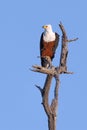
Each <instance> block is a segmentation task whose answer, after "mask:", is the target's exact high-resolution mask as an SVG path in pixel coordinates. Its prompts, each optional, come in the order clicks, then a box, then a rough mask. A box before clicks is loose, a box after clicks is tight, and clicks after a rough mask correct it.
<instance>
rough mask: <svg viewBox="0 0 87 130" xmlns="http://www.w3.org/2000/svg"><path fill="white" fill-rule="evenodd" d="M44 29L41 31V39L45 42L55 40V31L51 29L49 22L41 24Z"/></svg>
mask: <svg viewBox="0 0 87 130" xmlns="http://www.w3.org/2000/svg"><path fill="white" fill-rule="evenodd" d="M42 28H44V29H45V31H44V33H43V40H44V41H46V42H50V41H54V40H55V33H54V32H53V31H52V26H51V25H50V24H48V25H44V26H42Z"/></svg>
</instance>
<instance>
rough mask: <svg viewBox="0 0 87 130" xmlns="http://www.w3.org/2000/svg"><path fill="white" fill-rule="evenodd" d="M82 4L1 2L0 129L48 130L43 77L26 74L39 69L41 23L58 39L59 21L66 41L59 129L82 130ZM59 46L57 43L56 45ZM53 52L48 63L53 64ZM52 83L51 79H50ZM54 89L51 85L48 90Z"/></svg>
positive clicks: (85, 96) (86, 98) (86, 40)
mask: <svg viewBox="0 0 87 130" xmlns="http://www.w3.org/2000/svg"><path fill="white" fill-rule="evenodd" d="M86 12H87V1H86V0H82V1H81V0H72V1H70V0H66V1H65V0H44V1H41V0H36V1H35V0H31V1H30V0H1V1H0V130H35V129H37V130H47V129H48V127H47V117H46V115H45V113H44V110H43V107H42V106H41V96H40V93H39V91H38V90H37V89H36V88H35V87H34V85H35V84H37V85H40V86H43V84H44V80H45V75H43V74H38V73H34V72H31V71H30V70H29V68H31V66H32V65H34V64H38V65H40V59H38V58H37V56H39V39H40V35H41V33H42V31H43V30H42V28H41V27H42V25H44V24H49V23H50V24H52V26H53V30H54V31H56V32H58V33H59V34H60V36H61V31H60V29H59V27H58V24H59V22H60V21H62V23H63V25H64V26H65V28H66V31H67V35H68V37H69V38H75V37H79V40H78V41H76V42H73V43H70V44H69V57H68V70H69V71H73V72H74V74H73V75H61V76H60V79H61V84H60V89H59V108H58V120H57V129H58V130H65V129H66V130H87V81H86V80H87V58H86V57H87V15H86ZM60 43H61V42H60ZM57 57H59V53H58V50H57V53H56V56H55V59H54V61H53V64H54V65H55V66H57V65H58V61H57V60H58V58H57ZM53 85H54V81H53ZM52 87H54V86H52Z"/></svg>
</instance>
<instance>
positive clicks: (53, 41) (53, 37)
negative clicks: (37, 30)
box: [40, 24, 59, 68]
mask: <svg viewBox="0 0 87 130" xmlns="http://www.w3.org/2000/svg"><path fill="white" fill-rule="evenodd" d="M42 28H44V32H43V33H42V34H41V38H40V57H41V65H42V67H45V68H49V67H50V61H52V59H53V58H54V55H55V51H56V49H57V46H58V42H59V35H58V34H57V33H56V32H53V31H52V26H51V25H50V24H49V25H44V26H42Z"/></svg>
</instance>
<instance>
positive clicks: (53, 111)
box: [32, 23, 78, 130]
mask: <svg viewBox="0 0 87 130" xmlns="http://www.w3.org/2000/svg"><path fill="white" fill-rule="evenodd" d="M59 27H60V29H61V31H62V43H61V54H60V63H59V66H58V67H52V68H50V69H46V68H43V67H41V66H33V69H32V71H34V72H39V73H44V74H47V77H46V80H45V83H44V86H43V88H41V87H40V86H38V85H36V87H37V88H38V89H39V90H40V92H41V96H42V105H43V108H44V110H45V112H46V115H47V117H48V129H49V130H56V120H57V111H58V110H57V109H58V90H59V84H60V78H59V77H60V74H62V73H63V74H65V73H66V74H72V73H73V72H68V71H67V56H68V43H69V42H72V41H76V40H77V39H78V38H75V39H72V40H68V38H67V35H66V31H65V28H64V26H63V25H62V23H60V24H59ZM53 77H54V78H55V87H54V98H53V100H52V102H51V105H50V104H49V91H50V87H51V83H52V79H53Z"/></svg>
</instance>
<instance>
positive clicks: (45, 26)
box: [42, 24, 52, 32]
mask: <svg viewBox="0 0 87 130" xmlns="http://www.w3.org/2000/svg"><path fill="white" fill-rule="evenodd" d="M42 28H44V29H45V32H52V26H51V25H50V24H48V25H44V26H42Z"/></svg>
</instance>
